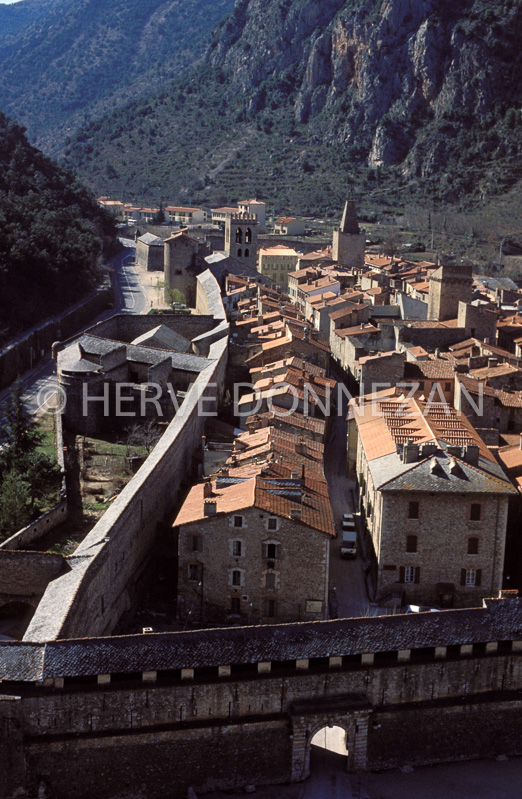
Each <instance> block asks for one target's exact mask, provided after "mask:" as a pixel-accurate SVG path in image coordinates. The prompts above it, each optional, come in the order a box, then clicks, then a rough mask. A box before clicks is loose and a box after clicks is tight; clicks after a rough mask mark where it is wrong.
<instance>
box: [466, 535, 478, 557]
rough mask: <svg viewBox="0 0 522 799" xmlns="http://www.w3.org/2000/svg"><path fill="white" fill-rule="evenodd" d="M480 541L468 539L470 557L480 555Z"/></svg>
mask: <svg viewBox="0 0 522 799" xmlns="http://www.w3.org/2000/svg"><path fill="white" fill-rule="evenodd" d="M478 551H479V540H478V538H468V555H478Z"/></svg>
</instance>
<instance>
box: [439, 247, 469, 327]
mask: <svg viewBox="0 0 522 799" xmlns="http://www.w3.org/2000/svg"><path fill="white" fill-rule="evenodd" d="M429 282H430V288H429V293H428V319H429V320H432V321H434V322H445V321H446V320H447V319H457V318H458V314H459V302H465V303H469V302H470V301H471V292H472V286H473V274H472V266H471V264H457V263H456V262H455V259H454V258H450V257H448V256H446V257H444V258H443V261H442V263H441V265H440V266H439V268H438V269H437V271H436V272H434V273H433V274H432V275H431V277H430V281H429Z"/></svg>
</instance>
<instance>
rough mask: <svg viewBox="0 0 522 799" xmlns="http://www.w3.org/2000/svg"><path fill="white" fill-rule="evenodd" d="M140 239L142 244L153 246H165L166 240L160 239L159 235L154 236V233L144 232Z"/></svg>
mask: <svg viewBox="0 0 522 799" xmlns="http://www.w3.org/2000/svg"><path fill="white" fill-rule="evenodd" d="M138 241H141V242H142V244H147V245H149V246H152V247H163V246H164V241H163V239H160V237H159V236H154V235H153V234H152V233H144V235H143V236H140V238H139V239H138Z"/></svg>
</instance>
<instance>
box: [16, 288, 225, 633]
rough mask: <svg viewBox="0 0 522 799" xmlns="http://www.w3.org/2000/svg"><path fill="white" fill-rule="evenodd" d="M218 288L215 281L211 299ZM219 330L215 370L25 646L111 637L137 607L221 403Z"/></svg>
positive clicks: (48, 603) (97, 529)
mask: <svg viewBox="0 0 522 799" xmlns="http://www.w3.org/2000/svg"><path fill="white" fill-rule="evenodd" d="M212 281H213V283H212ZM214 283H215V280H214V278H212V276H211V280H210V281H209V282H208V283H207V288H208V290H209V291H210V290H213V289H215V286H214ZM216 285H217V284H216ZM218 296H219V291H218ZM213 302H214V304H215V298H214V300H213ZM211 304H212V303H211ZM219 304H221V303H219ZM221 308H222V304H221ZM143 318H144V319H147V317H143ZM196 318H197V317H196ZM149 324H150V318H149ZM218 326H219V327H220V331H221V335H220V337H219V338H217V340H215V341H210V342H208V347H207V349H208V366H207V367H206V368H205V369H203V371H201V372H200V374H199V375H198V376H197V378H196V379H195V381H194V383H193V384H192V386H191V388H190V389H189V390H188V391H187V394H186V397H185V399H184V401H183V404H182V405H181V407H180V410H179V412H178V413H177V415H176V416H175V418H174V419H173V421H172V422H171V423H170V425H169V426H168V428H167V430H166V431H165V433H164V434H163V436H162V437H161V439H160V441H159V442H158V444H157V445H156V447H155V448H154V450H153V451H152V453H151V454H150V455H149V457H148V458H147V460H146V461H145V463H144V464H143V465H142V466H141V468H140V469H139V471H138V472H137V474H136V475H135V476H134V477H133V479H132V480H131V481H130V482H129V483H128V484H127V485H126V486H125V488H124V489H123V491H122V492H121V494H120V495H119V496H118V497H117V498H116V499H115V500H114V502H113V503H112V504H111V506H110V508H109V509H108V510H107V511H106V512H105V513H104V515H103V516H102V518H101V519H100V520H99V521H98V523H97V524H96V525H95V526H94V528H93V529H92V530H91V532H90V533H89V535H88V536H87V537H86V538H85V539H84V541H83V542H82V543H81V544H80V546H79V547H78V549H77V550H76V552H75V553H74V555H73V556H72V557H70V558H68V559H67V563H68V565H69V566H70V571H69V572H68V573H67V574H65V575H63V576H61V577H59V578H58V579H56V580H54V581H53V583H52V584H50V585H49V587H48V589H47V591H46V592H45V594H44V595H43V598H42V600H41V602H40V604H39V606H38V608H37V611H36V613H35V615H34V617H33V619H32V621H31V624H30V626H29V628H28V630H27V632H26V635H25V639H24V640H28V641H49V640H54V639H55V638H68V637H86V636H92V635H109V634H110V633H111V631H112V630H113V629H114V627H115V625H116V624H117V623H118V621H119V620H120V619H121V617H122V616H123V614H124V613H125V612H126V611H129V610H130V608H131V607H132V605H133V602H134V588H135V585H136V582H137V581H138V580H139V577H140V576H141V574H142V571H143V569H144V567H145V565H146V563H147V560H148V556H149V553H150V550H151V547H152V545H153V543H154V540H155V536H156V531H157V527H158V525H159V524H161V523H163V522H165V521H166V520H168V519H169V516H170V513H171V512H172V509H173V508H174V506H175V503H176V499H177V494H178V491H179V489H180V486H181V483H182V481H183V480H186V479H187V478H188V477H189V476H190V474H191V473H192V472H194V471H195V468H196V462H195V458H194V455H195V453H196V450H197V449H198V448H199V447H200V445H201V436H202V434H203V431H204V423H205V416H203V415H202V413H201V408H204V411H205V412H207V413H208V412H209V411H211V410H212V408H214V409H215V408H217V404H218V402H219V400H220V396H221V392H222V387H223V383H224V377H225V368H226V360H227V343H228V342H227V333H228V327H227V326H226V324H225V325H223V323H222V322H220V320H219V319H214V318H213V319H212V327H213V328H216V327H218ZM208 327H209V326H208V325H207V329H208ZM211 329H212V328H211ZM202 398H206V399H205V402H204V403H203V400H202Z"/></svg>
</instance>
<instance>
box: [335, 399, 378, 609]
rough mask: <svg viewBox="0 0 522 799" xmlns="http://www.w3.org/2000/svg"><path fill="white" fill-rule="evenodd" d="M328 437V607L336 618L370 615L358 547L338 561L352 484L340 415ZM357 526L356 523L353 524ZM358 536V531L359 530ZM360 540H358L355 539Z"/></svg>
mask: <svg viewBox="0 0 522 799" xmlns="http://www.w3.org/2000/svg"><path fill="white" fill-rule="evenodd" d="M330 424H331V427H330V435H329V437H328V441H327V444H326V450H325V475H326V479H327V481H328V489H329V492H330V504H331V507H332V513H333V517H334V522H335V528H336V530H337V533H338V535H337V538H335V539H334V540H333V541H332V542H331V543H330V585H329V589H330V591H329V593H330V605H331V609H332V610H334V608H335V605H336V602H337V603H338V605H337V614H338V617H339V618H347V617H354V616H355V617H356V616H359V617H360V616H368V615H373V611H374V608H370V604H369V601H368V595H367V593H366V580H365V575H364V571H363V563H364V559H363V557H362V553H361V547H360V543H359V547H358V552H357V557H356V558H354V559H353V560H349V559H346V560H345V559H342V558H341V555H340V547H341V534H342V533H341V526H342V518H343V513H348V512H350V511H351V512H352V513H353V512H354V511H355V510H356V507H355V505H354V501H355V485H356V484H355V480H354V479H351V478H349V477H347V475H346V443H347V439H346V436H347V427H348V425H347V423H346V420H345V418H344V413H343V414H339V415H336V416H333V417H332V419H331V422H330ZM356 523H357V522H356ZM359 533H360V530H359ZM359 539H360V536H359Z"/></svg>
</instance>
